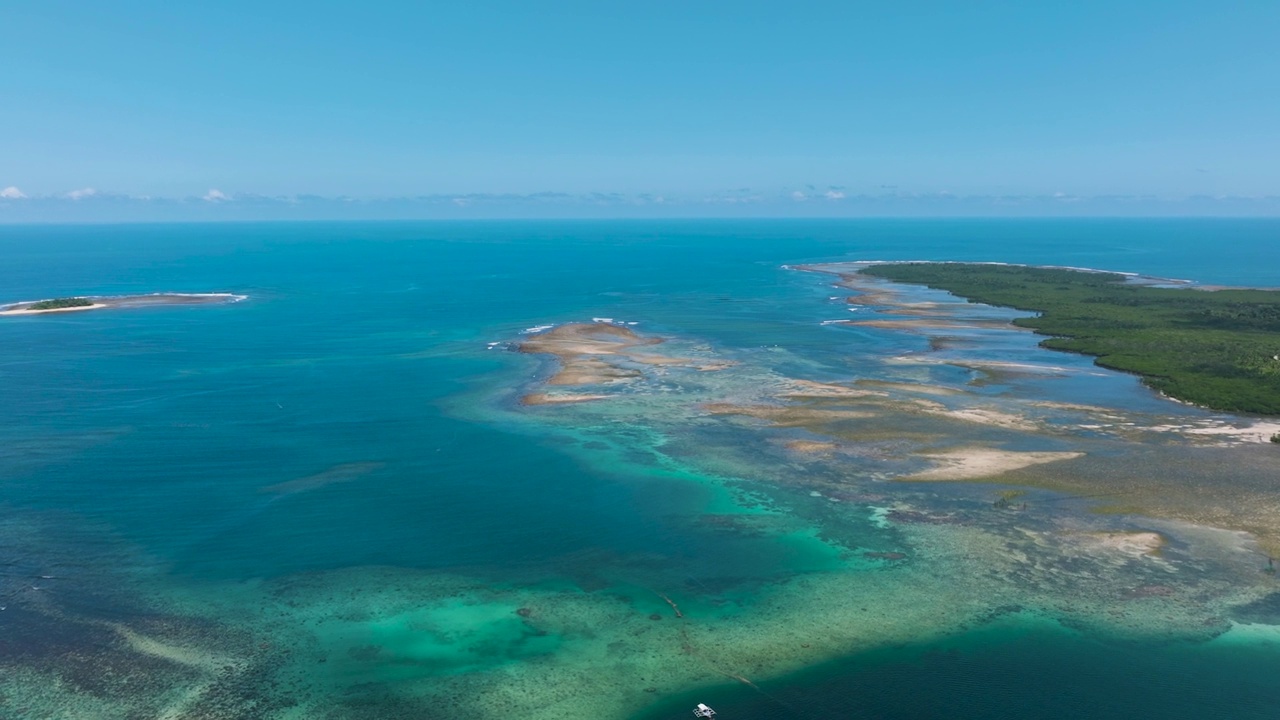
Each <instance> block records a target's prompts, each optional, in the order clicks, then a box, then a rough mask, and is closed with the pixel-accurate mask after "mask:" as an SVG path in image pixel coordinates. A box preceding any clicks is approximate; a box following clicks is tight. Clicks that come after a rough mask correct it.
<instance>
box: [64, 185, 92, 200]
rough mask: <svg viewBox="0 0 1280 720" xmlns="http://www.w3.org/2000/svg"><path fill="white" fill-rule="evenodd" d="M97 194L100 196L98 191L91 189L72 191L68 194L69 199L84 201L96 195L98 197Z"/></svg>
mask: <svg viewBox="0 0 1280 720" xmlns="http://www.w3.org/2000/svg"><path fill="white" fill-rule="evenodd" d="M97 194H98V191H97V190H94V189H93V188H91V187H87V188H80V189H79V190H72V191H71V192H69V193H67V197H69V198H71V199H72V200H82V199H84V198H87V197H93V196H94V195H97Z"/></svg>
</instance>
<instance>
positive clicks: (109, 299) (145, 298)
mask: <svg viewBox="0 0 1280 720" xmlns="http://www.w3.org/2000/svg"><path fill="white" fill-rule="evenodd" d="M244 299H245V296H244V295H235V294H232V293H151V294H146V295H86V296H76V297H66V298H53V299H50V300H24V301H22V302H15V303H9V304H7V305H0V316H14V315H44V314H48V313H64V312H79V311H84V310H105V309H113V308H114V309H123V308H143V307H158V306H170V305H211V304H219V303H228V302H239V301H241V300H244Z"/></svg>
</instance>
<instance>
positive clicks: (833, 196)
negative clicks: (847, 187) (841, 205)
mask: <svg viewBox="0 0 1280 720" xmlns="http://www.w3.org/2000/svg"><path fill="white" fill-rule="evenodd" d="M822 197H824V198H826V199H828V200H843V199H844V193H842V192H840V191H839V190H828V191H826V192H825V193H823V194H822Z"/></svg>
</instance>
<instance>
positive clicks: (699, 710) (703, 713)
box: [693, 703, 716, 718]
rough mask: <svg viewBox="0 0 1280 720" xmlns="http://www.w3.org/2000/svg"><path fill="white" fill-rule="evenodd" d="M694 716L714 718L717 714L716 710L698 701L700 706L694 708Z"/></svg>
mask: <svg viewBox="0 0 1280 720" xmlns="http://www.w3.org/2000/svg"><path fill="white" fill-rule="evenodd" d="M693 716H694V717H697V718H713V717H715V716H716V711H715V710H712V709H711V708H709V707H707V706H706V705H705V704H703V703H698V707H696V708H694V709H693Z"/></svg>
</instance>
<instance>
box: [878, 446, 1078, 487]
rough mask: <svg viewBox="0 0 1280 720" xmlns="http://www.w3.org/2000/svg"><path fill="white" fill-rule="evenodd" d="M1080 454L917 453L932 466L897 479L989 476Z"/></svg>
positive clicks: (973, 450)
mask: <svg viewBox="0 0 1280 720" xmlns="http://www.w3.org/2000/svg"><path fill="white" fill-rule="evenodd" d="M1082 455H1084V453H1081V452H1015V451H1011V450H996V449H993V448H981V447H974V448H963V449H959V450H952V451H950V452H945V453H921V454H920V455H918V456H917V457H919V458H922V459H928V460H931V461H933V462H934V463H936V466H935V467H933V468H931V469H929V470H924V471H922V472H918V473H915V474H912V475H906V476H904V477H900V478H898V479H899V480H909V481H932V480H974V479H978V478H993V477H998V476H1000V475H1003V474H1005V473H1007V472H1012V471H1014V470H1020V469H1022V468H1025V467H1030V466H1032V465H1042V464H1044V463H1051V462H1058V461H1059V460H1070V459H1072V458H1078V457H1081V456H1082Z"/></svg>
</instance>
